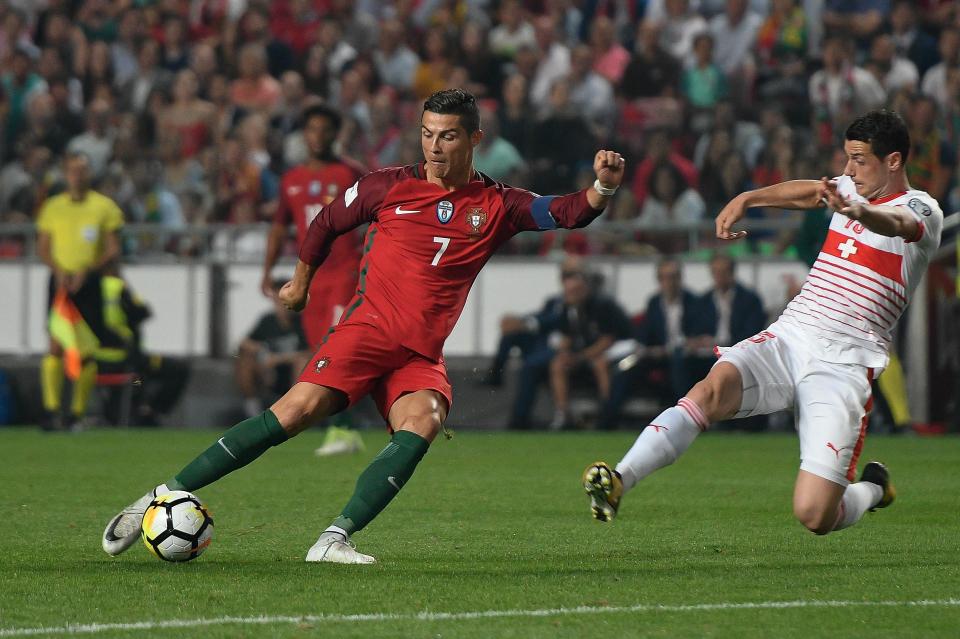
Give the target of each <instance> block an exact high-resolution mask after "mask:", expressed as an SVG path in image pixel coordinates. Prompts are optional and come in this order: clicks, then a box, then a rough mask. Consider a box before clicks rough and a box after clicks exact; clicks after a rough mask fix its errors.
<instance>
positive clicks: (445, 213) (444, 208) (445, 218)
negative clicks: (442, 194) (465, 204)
mask: <svg viewBox="0 0 960 639" xmlns="http://www.w3.org/2000/svg"><path fill="white" fill-rule="evenodd" d="M452 218H453V202H451V201H450V200H440V203H439V204H437V219H438V220H440V223H441V224H446V223H447V222H449V221H450V220H451V219H452Z"/></svg>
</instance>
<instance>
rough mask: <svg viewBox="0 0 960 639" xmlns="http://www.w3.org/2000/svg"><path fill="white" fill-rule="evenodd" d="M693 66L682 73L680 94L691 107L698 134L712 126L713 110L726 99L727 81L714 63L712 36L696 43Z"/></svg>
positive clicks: (704, 35)
mask: <svg viewBox="0 0 960 639" xmlns="http://www.w3.org/2000/svg"><path fill="white" fill-rule="evenodd" d="M693 58H694V61H693V64H692V65H691V66H689V67H687V69H686V70H685V71H684V72H683V79H682V80H681V81H680V91H681V93H683V95H684V97H685V98H686V99H687V102H688V103H689V104H690V106H691V107H692V110H693V113H692V114H691V118H690V127H691V128H692V129H693V131H694V132H695V133H702V132H703V131H706V130H707V129H708V128H709V127H710V124H711V119H712V116H713V107H715V106H716V104H717V102H719V101H720V100H721V99H722V98H724V97H726V95H727V91H728V89H727V79H726V77H725V76H724V75H723V72H722V71H721V70H720V67H718V66H717V65H716V64H714V62H713V36H711V35H710V34H709V33H707V32H703V33H700V34H698V35H697V36H696V37H695V38H694V40H693Z"/></svg>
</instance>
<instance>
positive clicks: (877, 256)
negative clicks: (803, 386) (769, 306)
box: [781, 175, 943, 368]
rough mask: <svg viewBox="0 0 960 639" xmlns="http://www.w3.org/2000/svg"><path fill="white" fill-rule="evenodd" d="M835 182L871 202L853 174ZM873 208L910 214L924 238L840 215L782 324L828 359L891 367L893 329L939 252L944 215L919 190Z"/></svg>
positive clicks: (843, 191)
mask: <svg viewBox="0 0 960 639" xmlns="http://www.w3.org/2000/svg"><path fill="white" fill-rule="evenodd" d="M835 181H836V183H837V190H838V192H839V193H840V194H841V195H842V196H844V197H846V198H849V199H851V200H855V201H859V202H867V200H866V199H864V198H863V197H861V196H860V195H858V194H857V192H856V188H855V186H854V183H853V180H851V179H850V178H849V177H848V176H845V175H844V176H841V177H839V178H836V180H835ZM869 203H870V204H883V205H886V206H896V207H902V208H904V209H905V210H907V211H908V212H910V213H911V214H912V215H913V216H914V217H915V218H916V219H917V222H918V223H919V225H920V226H919V229H918V232H917V237H915V238H911V239H909V240H906V239H904V238H902V237H887V236H885V235H879V234H877V233H874V232H873V231H871V230H869V229H867V228H866V227H864V226H863V224H861V223H859V222H857V221H855V220H851V219H850V218H848V217H846V216H844V215H841V214H840V213H834V214H833V219H832V220H831V222H830V230H829V232H828V233H827V239H826V240H825V241H824V243H823V247H822V248H821V249H820V255H819V256H818V257H817V261H816V262H815V263H814V265H813V267H812V268H811V269H810V273H809V274H808V275H807V279H806V281H805V282H804V283H803V287H802V288H801V289H800V293H799V294H798V295H797V296H796V297H795V298H794V299H793V300H792V301H791V302H790V304H788V305H787V308H786V309H785V310H784V311H783V315H781V321H788V322H790V323H792V324H795V325H798V326H799V327H800V328H801V329H802V330H804V331H805V332H807V333H809V334H810V336H811V345H813V344H816V345H817V346H818V347H819V348H818V349H817V350H818V355H819V356H820V358H821V359H823V360H825V361H828V362H837V363H849V364H861V365H863V366H869V367H871V368H885V367H886V365H887V361H888V357H887V351H888V350H889V348H890V339H891V331H892V329H893V327H894V325H895V324H896V322H897V320H898V319H899V318H900V315H902V314H903V311H904V309H905V308H906V307H907V304H908V303H909V301H910V297H911V296H912V294H913V291H914V290H915V289H916V287H917V284H918V283H919V282H920V278H921V277H922V276H923V273H924V271H925V270H926V268H927V264H928V263H929V262H930V258H931V256H932V255H933V254H934V252H935V251H936V250H937V247H939V246H940V231H941V229H942V227H943V212H942V211H941V210H940V206H939V205H938V204H937V201H936V200H935V199H934V198H932V197H931V196H930V195H929V194H927V193H925V192H924V191H916V190H910V191H904V192H903V193H896V194H892V195H889V196H886V197H883V198H880V199H877V200H870V201H869Z"/></svg>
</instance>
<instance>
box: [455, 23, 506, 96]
mask: <svg viewBox="0 0 960 639" xmlns="http://www.w3.org/2000/svg"><path fill="white" fill-rule="evenodd" d="M486 36H487V34H486V32H485V31H484V29H483V27H482V26H480V25H479V24H478V23H476V22H468V23H466V24H465V25H463V28H462V29H461V31H460V47H459V50H458V56H457V57H458V61H457V64H458V65H459V66H460V67H462V68H463V69H464V70H465V71H466V72H467V76H468V77H469V81H468V82H467V83H466V85H465V86H464V88H465V89H467V90H468V91H470V92H471V93H472V94H473V95H475V96H477V98H478V99H483V98H488V97H494V96H496V95H498V94H499V92H500V86H501V85H502V84H503V73H502V71H501V61H500V60H499V59H498V58H497V57H496V56H495V55H494V54H492V53H491V52H490V50H489V49H488V48H487V37H486Z"/></svg>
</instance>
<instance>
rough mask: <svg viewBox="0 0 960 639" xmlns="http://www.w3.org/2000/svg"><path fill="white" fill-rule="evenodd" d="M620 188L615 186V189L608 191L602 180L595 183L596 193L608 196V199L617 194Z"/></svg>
mask: <svg viewBox="0 0 960 639" xmlns="http://www.w3.org/2000/svg"><path fill="white" fill-rule="evenodd" d="M618 188H620V187H618V186H615V187H613V188H612V189H608V188H607V187H605V186H604V185H602V184H600V180H599V179H597V180H594V181H593V190H594V191H596V192H597V193H599V194H600V195H603V196H606V197H610V196H611V195H613V194H614V193H616V192H617V189H618Z"/></svg>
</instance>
